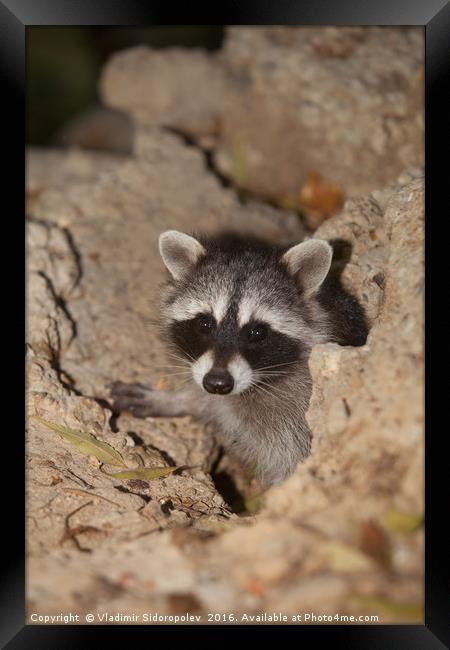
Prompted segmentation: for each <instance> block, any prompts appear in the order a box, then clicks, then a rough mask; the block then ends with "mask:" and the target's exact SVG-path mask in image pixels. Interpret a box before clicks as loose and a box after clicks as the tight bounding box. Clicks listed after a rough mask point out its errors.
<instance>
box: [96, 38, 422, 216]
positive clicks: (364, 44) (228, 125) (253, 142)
mask: <svg viewBox="0 0 450 650" xmlns="http://www.w3.org/2000/svg"><path fill="white" fill-rule="evenodd" d="M423 78H424V77H423V30H421V29H420V28H414V27H413V28H411V27H409V28H386V27H370V28H366V27H350V28H341V27H339V28H335V27H329V28H313V27H296V28H293V27H275V28H274V27H270V28H265V27H251V28H242V27H237V28H229V29H227V32H226V38H225V42H224V47H223V50H222V51H220V52H219V53H218V54H214V55H211V54H207V53H205V52H201V51H193V52H192V51H191V52H184V51H182V50H179V49H173V50H165V51H163V52H158V51H154V50H151V49H149V48H145V47H137V48H133V49H130V50H126V51H123V52H119V53H118V54H116V55H115V56H114V57H113V58H112V59H111V61H110V63H109V64H108V65H107V66H106V69H105V71H104V74H103V78H102V81H101V93H102V97H103V99H104V101H105V102H106V103H107V104H108V105H110V106H112V107H114V108H118V109H121V110H125V111H127V112H129V113H130V114H131V115H132V116H133V119H134V120H135V121H136V123H137V124H138V125H140V126H141V127H149V126H155V125H162V126H166V127H169V128H172V129H175V130H177V131H180V132H182V133H184V134H185V135H187V136H189V137H191V138H193V139H195V140H196V141H197V142H199V143H200V144H201V145H202V146H203V147H205V148H207V149H212V151H213V158H214V161H215V165H216V167H217V168H218V169H219V170H220V171H221V172H222V173H223V174H224V175H225V176H227V177H228V178H231V179H232V180H233V182H234V183H235V184H236V185H237V186H240V187H242V188H244V189H246V190H248V191H250V192H252V193H255V194H257V195H260V196H265V197H268V198H270V199H271V200H274V201H277V202H279V203H285V202H289V203H291V204H294V205H295V204H296V203H299V207H300V208H301V207H302V205H301V200H300V199H299V193H300V192H301V189H302V188H303V187H304V184H305V182H306V180H307V174H308V172H310V171H314V172H316V173H319V174H320V175H322V176H323V177H325V178H328V179H330V180H332V181H333V182H335V183H337V184H338V185H339V186H340V187H341V188H342V190H343V192H344V193H345V194H346V195H347V196H354V195H359V194H365V193H367V192H370V191H372V190H375V189H378V188H381V187H383V186H384V185H387V184H388V183H392V182H394V181H395V180H396V179H397V177H398V175H399V174H400V173H401V172H402V171H403V169H404V168H405V167H406V166H408V165H419V164H421V162H422V160H423V97H422V95H423V92H422V91H423Z"/></svg>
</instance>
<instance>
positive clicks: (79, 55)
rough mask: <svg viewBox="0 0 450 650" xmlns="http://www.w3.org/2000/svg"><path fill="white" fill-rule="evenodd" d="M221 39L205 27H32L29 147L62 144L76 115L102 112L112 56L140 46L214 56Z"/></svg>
mask: <svg viewBox="0 0 450 650" xmlns="http://www.w3.org/2000/svg"><path fill="white" fill-rule="evenodd" d="M223 36H224V28H223V27H222V26H211V27H209V26H203V25H199V26H196V25H193V26H191V25H187V26H174V25H170V26H168V27H150V28H146V29H141V28H138V27H132V28H121V27H115V28H108V27H59V26H58V27H29V28H28V29H27V34H26V39H27V50H26V58H27V107H28V110H27V133H26V140H27V144H32V145H39V146H49V145H52V146H55V145H58V144H61V142H59V141H58V133H59V131H60V129H61V128H62V127H63V126H64V125H65V124H66V123H67V122H68V121H69V120H71V118H73V117H75V116H76V115H78V114H80V113H83V112H84V111H87V110H89V109H91V108H95V107H96V106H99V104H100V102H99V99H98V96H97V83H98V79H99V76H100V71H101V67H102V65H103V64H104V63H105V61H106V60H107V59H108V58H109V56H110V55H111V54H112V53H113V52H116V51H118V50H122V49H125V48H129V47H133V46H137V45H148V46H150V47H155V48H165V47H177V46H180V47H187V48H198V47H200V48H204V49H207V50H215V49H218V48H220V47H221V45H222V41H223ZM55 53H57V56H55Z"/></svg>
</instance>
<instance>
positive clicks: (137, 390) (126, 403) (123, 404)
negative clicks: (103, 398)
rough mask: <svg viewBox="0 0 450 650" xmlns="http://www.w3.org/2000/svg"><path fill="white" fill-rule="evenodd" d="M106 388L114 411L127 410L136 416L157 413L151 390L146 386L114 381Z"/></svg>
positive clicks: (141, 416)
mask: <svg viewBox="0 0 450 650" xmlns="http://www.w3.org/2000/svg"><path fill="white" fill-rule="evenodd" d="M108 388H109V390H110V395H111V399H112V404H113V409H114V410H115V411H118V412H122V411H127V412H128V413H130V414H131V415H133V416H134V417H137V418H145V417H149V416H155V415H158V413H157V412H156V410H157V409H156V404H154V401H153V400H152V394H153V391H152V389H151V388H149V387H148V386H145V385H144V384H139V383H135V384H126V383H124V382H123V381H115V382H113V383H112V384H110V385H109V386H108Z"/></svg>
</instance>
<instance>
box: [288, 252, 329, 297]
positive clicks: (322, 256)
mask: <svg viewBox="0 0 450 650" xmlns="http://www.w3.org/2000/svg"><path fill="white" fill-rule="evenodd" d="M332 257H333V249H332V248H331V246H330V244H329V243H328V242H326V241H324V240H323V239H308V240H307V241H304V242H302V243H301V244H297V245H296V246H292V248H290V249H289V250H288V251H286V253H284V255H283V256H282V258H281V261H282V262H284V263H285V264H286V265H287V267H288V271H289V273H290V274H291V275H292V276H294V278H295V280H296V282H297V284H298V285H299V287H300V289H301V290H302V292H303V293H304V294H305V295H307V296H308V295H311V294H313V293H315V292H316V291H317V290H318V289H319V287H320V285H321V284H322V282H323V281H324V280H325V278H326V277H327V275H328V271H329V270H330V266H331V258H332Z"/></svg>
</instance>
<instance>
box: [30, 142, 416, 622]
mask: <svg viewBox="0 0 450 650" xmlns="http://www.w3.org/2000/svg"><path fill="white" fill-rule="evenodd" d="M140 137H141V140H140V145H139V149H138V151H139V152H140V153H139V154H138V156H137V157H136V158H129V159H126V160H123V161H122V163H121V165H120V166H119V167H117V166H115V165H113V166H112V168H107V169H106V171H102V170H101V171H100V173H99V174H98V175H97V176H96V177H90V176H89V175H86V177H85V180H83V181H80V178H79V176H77V177H74V178H73V180H72V181H71V180H70V178H66V182H65V183H64V189H62V188H61V185H60V184H59V180H58V174H59V173H61V174H65V173H66V171H65V170H67V165H64V160H65V154H61V153H60V154H56V153H55V156H56V155H59V156H60V159H61V165H59V166H56V165H55V166H52V165H49V167H48V169H49V172H48V176H47V181H48V187H47V189H45V190H43V191H42V193H41V194H40V196H39V197H38V198H37V200H36V204H35V207H34V210H33V213H32V214H31V215H30V221H29V224H28V236H27V242H28V247H29V254H28V255H29V256H28V259H29V265H28V276H29V282H28V352H29V353H28V363H29V372H28V410H29V415H30V416H31V415H39V416H41V417H44V418H46V419H47V420H50V421H52V422H57V423H59V424H65V425H67V426H72V427H73V428H78V429H81V430H86V431H90V432H91V433H93V434H94V435H96V436H97V437H98V438H100V439H103V440H105V441H107V442H109V443H110V444H111V445H113V446H114V447H116V449H118V450H119V451H121V452H122V454H123V455H124V457H125V458H126V459H127V464H129V465H130V466H135V465H136V464H139V463H140V464H145V465H147V466H150V467H151V466H161V465H166V464H167V463H168V462H174V463H176V464H177V465H188V466H189V467H191V469H187V470H184V471H183V472H182V473H181V474H179V475H171V476H168V477H166V478H163V479H159V480H155V481H146V482H140V481H136V480H135V481H128V482H124V481H119V480H116V479H112V478H111V477H108V476H105V475H104V474H103V473H102V472H101V471H100V470H99V467H98V463H96V462H94V460H93V459H92V458H89V457H86V456H84V455H82V454H80V453H79V452H78V451H77V450H76V449H75V448H74V447H72V446H71V445H70V444H69V443H66V442H64V441H62V440H60V438H59V437H58V436H57V434H55V433H54V432H52V431H50V430H47V429H45V428H44V427H42V425H40V424H39V423H37V422H36V421H34V420H32V419H29V422H28V439H27V468H28V481H27V487H28V508H27V511H28V518H27V521H28V551H29V562H28V576H29V578H28V611H29V612H33V611H37V612H45V613H49V612H50V613H51V612H55V613H57V612H60V611H65V610H70V611H74V612H79V613H80V614H81V615H83V614H84V613H85V612H87V611H94V612H104V611H109V612H111V611H114V612H123V613H127V612H134V613H143V612H147V611H157V612H159V613H160V614H167V615H173V614H174V613H177V612H178V613H179V612H181V611H183V612H184V611H189V612H192V613H200V615H204V614H205V612H207V611H215V612H227V611H230V612H235V613H236V614H237V615H240V613H242V612H249V613H253V614H255V613H257V612H260V611H272V610H274V611H283V612H285V613H286V614H288V615H294V614H296V613H300V612H302V611H307V610H308V611H309V610H311V611H316V612H318V613H322V614H323V613H329V614H335V613H347V614H360V613H361V614H367V613H374V612H375V613H377V614H378V615H379V616H380V617H381V619H380V620H383V621H410V620H412V619H413V620H418V619H420V617H421V613H420V603H421V600H422V582H421V581H422V569H421V558H422V555H421V554H422V533H421V531H420V530H418V531H416V532H414V533H411V534H409V535H407V534H399V533H392V532H390V531H386V529H385V528H384V524H383V522H384V518H385V516H386V514H387V513H388V512H389V510H390V509H395V510H399V511H400V512H406V513H413V514H420V513H421V512H422V508H423V503H422V484H421V473H422V451H423V449H422V400H421V386H422V375H421V373H422V349H421V341H422V337H421V327H422V316H421V314H422V270H421V264H422V231H421V228H422V215H423V205H422V203H423V190H422V181H421V179H413V180H411V178H410V177H408V176H405V177H404V179H403V182H407V184H406V185H404V186H403V187H401V188H397V189H396V190H394V189H392V188H391V190H389V192H387V193H385V194H384V195H383V197H384V202H382V203H383V205H384V206H385V207H381V206H380V203H378V202H377V201H376V200H375V199H374V198H373V197H369V198H367V199H361V200H355V201H352V202H349V203H347V205H346V207H345V209H344V211H343V213H342V214H341V215H339V216H337V217H334V218H333V219H330V220H329V221H328V222H327V223H326V224H324V225H323V226H322V229H321V230H319V231H318V233H317V234H318V236H322V237H336V236H339V237H342V238H344V239H347V241H349V242H350V243H351V244H353V256H352V259H351V262H350V263H349V264H347V266H346V268H345V269H344V272H343V280H344V282H345V283H346V284H347V286H349V287H350V288H352V290H353V291H354V293H355V294H356V295H358V296H359V298H360V300H361V301H364V295H367V300H366V303H367V306H368V311H369V314H370V317H371V321H372V322H373V327H372V331H371V334H370V337H369V341H368V344H367V345H366V346H365V347H363V348H360V349H352V348H348V349H347V348H340V347H338V346H334V345H325V346H318V347H317V348H315V349H314V351H313V355H312V358H311V369H312V373H313V377H314V382H315V387H314V393H313V397H312V402H311V407H310V410H309V413H308V419H309V421H310V424H311V427H312V430H313V432H314V443H313V454H312V456H311V458H310V459H309V460H308V461H306V462H305V463H304V464H303V465H301V466H299V468H298V470H297V472H296V474H295V475H294V476H292V478H291V479H290V480H288V481H287V482H286V483H285V484H284V485H282V486H279V487H277V488H273V489H271V490H270V491H269V493H268V494H267V495H266V496H265V499H264V501H265V505H264V506H263V508H262V510H261V513H260V514H259V515H258V516H257V517H256V518H255V517H252V516H248V517H245V518H242V517H237V516H236V515H234V514H232V513H231V512H230V510H229V508H228V506H227V505H226V503H225V502H224V500H223V498H222V496H221V495H220V494H219V493H218V492H217V490H216V489H215V486H214V484H213V482H212V480H211V477H210V475H209V471H210V470H211V467H212V464H213V462H214V458H215V455H216V450H215V446H214V441H213V437H212V436H211V434H210V433H208V432H204V431H203V430H202V429H201V428H200V427H198V426H197V425H196V424H195V423H193V422H191V421H190V420H189V418H177V419H172V420H168V419H158V420H148V421H141V420H135V419H133V418H132V417H130V416H125V415H122V416H121V417H120V418H118V419H117V421H116V422H114V420H115V418H112V417H111V416H112V414H111V412H110V411H109V410H108V408H107V407H106V403H105V402H103V401H102V400H104V399H105V398H106V397H107V391H106V384H107V382H108V381H110V380H111V379H114V378H121V379H124V380H127V379H128V380H139V381H147V382H148V381H149V380H150V382H151V381H154V382H156V381H158V379H160V376H161V374H163V373H161V371H160V370H157V369H156V368H155V364H156V363H161V362H162V360H163V358H164V357H163V355H162V353H161V351H160V349H159V348H158V349H157V348H156V347H155V346H156V335H155V332H154V331H153V329H152V327H151V326H149V327H148V329H146V328H144V325H143V323H144V322H145V320H146V319H147V318H151V317H152V316H153V315H154V300H155V298H154V295H153V294H152V291H153V290H154V288H155V286H156V284H157V281H158V280H159V278H160V277H161V265H160V263H159V260H158V258H157V254H156V250H154V248H155V240H156V234H157V232H158V230H159V229H160V228H161V227H163V226H166V225H169V224H170V225H172V226H176V227H180V228H182V227H184V226H186V225H187V223H188V220H189V218H190V217H192V216H193V215H201V216H200V217H199V221H200V222H201V223H202V225H203V224H204V225H205V226H210V227H214V226H218V225H219V224H220V223H221V222H223V223H227V224H228V225H230V223H232V224H233V225H234V226H235V227H243V224H244V223H246V224H247V227H251V225H252V224H253V227H254V228H255V229H256V228H258V229H259V232H260V233H265V234H268V235H271V236H275V237H277V236H278V237H279V238H280V239H283V238H292V237H294V236H295V231H296V229H297V228H299V226H298V225H296V224H297V222H296V221H295V219H293V220H291V219H290V217H289V215H287V216H286V219H285V222H281V221H280V220H281V218H282V217H281V215H280V213H277V212H276V211H275V210H272V209H268V208H265V209H261V210H259V209H257V208H256V207H255V206H250V207H248V208H247V207H245V206H241V205H240V204H238V203H237V201H236V199H235V198H234V196H233V194H232V192H231V191H230V190H224V189H223V188H222V187H220V185H219V184H218V182H217V180H216V179H215V178H214V177H212V176H211V174H210V173H209V172H208V171H207V170H206V169H205V168H204V166H203V162H202V157H201V155H200V154H199V153H198V152H196V151H195V150H194V149H192V148H191V147H186V146H185V145H184V144H182V143H180V142H179V141H178V140H177V139H176V138H175V137H173V136H171V135H168V134H161V133H157V132H153V133H145V134H141V136H140ZM67 155H68V156H69V157H70V156H71V155H72V154H70V153H69V154H67ZM77 155H78V156H79V162H80V163H81V160H82V159H84V160H85V161H86V164H87V166H89V165H90V164H91V162H92V161H91V155H90V154H87V153H83V154H81V153H78V154H77ZM36 156H39V154H38V153H36ZM46 160H49V158H48V157H47V158H46V156H43V157H42V160H41V166H40V167H41V168H42V167H43V166H44V165H45V162H46ZM169 170H170V174H169ZM183 173H184V174H185V175H186V176H187V177H188V178H185V179H184V180H183V179H182V174H183ZM29 174H30V176H29V182H30V183H32V182H33V178H32V175H33V169H32V167H31V166H30V169H29ZM175 188H176V192H175ZM387 195H388V196H387ZM380 201H381V199H380ZM281 224H284V226H283V225H281ZM297 236H299V237H300V236H301V232H300V230H298V231H297ZM175 379H176V378H175ZM175 379H172V381H175ZM167 380H168V381H169V382H170V377H169V378H168V379H167ZM111 425H114V426H111ZM113 429H114V430H113ZM138 457H139V458H138ZM109 469H111V468H109ZM80 506H83V507H82V508H81V509H80V510H78V511H77V512H75V511H76V510H77V509H78V508H79V507H80ZM71 513H73V514H72V516H70V515H71ZM364 536H366V537H367V536H368V538H369V542H368V545H369V547H368V548H366V547H365V546H364V545H363V546H361V544H362V542H361V539H364ZM371 540H372V541H371ZM374 540H375V541H374ZM371 544H372V546H371ZM362 549H363V550H362ZM205 622H206V619H205Z"/></svg>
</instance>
